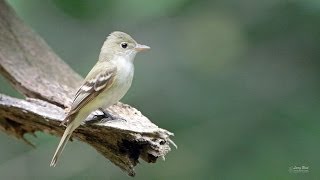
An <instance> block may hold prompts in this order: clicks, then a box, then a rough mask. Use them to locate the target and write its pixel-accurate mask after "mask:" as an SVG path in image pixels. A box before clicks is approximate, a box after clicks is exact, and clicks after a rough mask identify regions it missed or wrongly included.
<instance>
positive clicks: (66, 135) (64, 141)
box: [50, 126, 73, 167]
mask: <svg viewBox="0 0 320 180" xmlns="http://www.w3.org/2000/svg"><path fill="white" fill-rule="evenodd" d="M70 130H71V126H68V127H67V129H66V130H65V131H64V133H63V136H62V138H61V140H60V142H59V145H58V147H57V150H56V152H55V153H54V155H53V157H52V160H51V163H50V166H51V167H55V166H56V165H57V161H58V159H59V157H60V155H61V153H62V151H63V149H64V148H65V146H66V144H67V142H68V141H69V139H70V137H71V135H72V132H73V130H71V131H70Z"/></svg>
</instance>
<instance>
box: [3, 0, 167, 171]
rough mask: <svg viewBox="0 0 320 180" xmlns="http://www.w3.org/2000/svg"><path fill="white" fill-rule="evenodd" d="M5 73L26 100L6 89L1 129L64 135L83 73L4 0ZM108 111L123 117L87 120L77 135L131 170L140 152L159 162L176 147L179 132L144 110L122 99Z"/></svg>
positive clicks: (18, 135) (14, 133) (20, 133)
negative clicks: (161, 124) (156, 121)
mask: <svg viewBox="0 0 320 180" xmlns="http://www.w3.org/2000/svg"><path fill="white" fill-rule="evenodd" d="M0 73H1V74H2V75H3V76H4V77H5V78H6V79H7V80H8V81H9V82H10V84H12V85H13V87H14V88H15V89H16V90H17V91H19V92H20V93H21V94H23V95H24V96H25V97H26V99H25V100H23V99H17V98H13V97H9V96H6V95H1V94H0V130H1V131H3V132H5V133H6V134H8V135H10V136H14V137H16V138H18V139H23V140H24V141H25V142H27V143H29V144H31V143H30V142H29V141H27V140H26V139H25V138H24V135H25V134H27V133H31V134H33V133H35V132H36V131H41V132H44V133H49V134H54V135H57V136H61V135H62V134H63V132H64V127H61V126H59V124H60V122H61V121H62V120H63V118H64V117H65V112H64V108H65V107H68V106H69V105H70V102H71V98H72V97H73V96H74V93H75V92H76V90H77V88H78V87H79V85H80V83H81V82H82V78H81V77H80V76H79V75H78V74H77V73H75V72H74V71H73V70H72V69H71V68H70V67H69V66H68V65H67V64H66V63H65V62H63V61H62V60H61V59H60V58H59V57H58V56H57V55H56V54H55V53H54V52H53V51H52V50H51V49H50V47H49V46H48V45H47V44H46V43H45V42H44V40H43V39H42V38H41V37H39V36H38V35H37V34H35V33H34V32H33V31H32V30H31V29H30V28H28V27H27V26H26V25H25V24H24V23H23V22H22V21H21V20H20V19H19V18H18V17H17V16H16V14H15V13H14V11H13V10H12V9H11V8H10V7H9V6H8V5H7V3H6V2H5V1H4V0H0ZM108 111H110V112H111V113H112V114H115V115H116V116H119V121H118V120H116V121H106V120H102V121H99V122H97V123H90V124H89V123H87V124H84V125H82V126H80V127H79V128H78V129H77V130H76V131H75V132H74V133H73V138H76V139H78V140H80V141H83V142H86V143H88V144H89V145H91V146H92V147H94V148H95V149H96V150H97V151H98V152H99V153H101V154H102V155H103V156H104V157H106V158H108V159H109V160H110V161H111V162H113V163H114V164H115V165H117V166H118V167H120V168H121V169H123V170H124V171H126V172H127V173H128V174H129V175H130V176H134V175H135V172H134V166H136V165H137V163H138V159H139V158H141V159H143V160H144V161H146V162H149V163H150V162H156V160H157V158H158V157H164V156H165V155H166V154H167V153H168V152H169V151H170V146H169V145H170V143H172V144H173V142H172V141H171V140H170V136H172V135H173V134H172V133H171V132H169V131H167V130H164V129H161V128H159V127H158V126H156V125H155V124H153V123H152V122H151V121H150V120H149V119H148V118H147V117H145V116H143V115H142V114H141V113H140V111H138V110H136V109H135V108H133V107H131V106H129V105H126V104H123V103H120V102H119V103H118V104H116V105H113V106H112V107H110V108H108ZM90 118H92V117H89V119H90ZM53 151H54V150H53ZM48 156H51V154H50V155H48Z"/></svg>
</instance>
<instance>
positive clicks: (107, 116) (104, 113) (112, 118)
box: [99, 108, 118, 120]
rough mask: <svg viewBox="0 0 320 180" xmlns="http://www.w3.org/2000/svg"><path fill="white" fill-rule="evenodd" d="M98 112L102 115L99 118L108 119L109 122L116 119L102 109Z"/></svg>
mask: <svg viewBox="0 0 320 180" xmlns="http://www.w3.org/2000/svg"><path fill="white" fill-rule="evenodd" d="M99 111H101V112H102V113H103V115H100V116H104V118H110V119H111V120H115V119H118V118H116V117H114V116H113V115H111V114H110V113H109V112H107V111H105V110H104V109H102V108H99Z"/></svg>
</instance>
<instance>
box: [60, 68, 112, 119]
mask: <svg viewBox="0 0 320 180" xmlns="http://www.w3.org/2000/svg"><path fill="white" fill-rule="evenodd" d="M97 68H99V69H95V70H94V71H90V73H89V74H88V75H87V77H86V78H85V79H86V80H85V81H84V83H83V84H82V86H81V87H80V88H79V90H78V91H77V93H76V95H75V98H74V100H73V102H72V105H71V109H70V111H69V113H68V115H67V116H66V118H65V119H64V120H63V122H62V124H64V123H66V122H68V123H70V122H71V121H72V120H73V118H72V117H73V116H74V115H76V114H77V113H78V112H79V110H80V109H81V108H82V107H83V106H85V105H86V104H87V103H88V102H89V101H91V100H92V99H93V98H95V97H97V96H98V95H99V94H100V93H101V92H102V91H103V90H105V89H108V88H110V87H111V86H112V84H113V82H114V77H115V74H116V71H117V68H116V67H115V66H114V65H112V64H110V63H108V64H107V65H102V66H101V67H97Z"/></svg>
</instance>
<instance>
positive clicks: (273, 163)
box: [0, 0, 320, 179]
mask: <svg viewBox="0 0 320 180" xmlns="http://www.w3.org/2000/svg"><path fill="white" fill-rule="evenodd" d="M8 2H9V3H10V4H11V5H12V6H13V7H14V9H15V10H16V11H17V13H18V15H19V16H20V17H21V18H22V19H23V20H24V21H25V22H26V23H27V24H28V25H29V26H31V27H32V28H33V29H34V30H35V31H36V32H37V33H39V34H40V35H41V36H42V37H43V38H44V39H45V40H46V41H47V42H48V44H49V45H50V46H51V47H52V48H53V50H54V51H55V52H56V53H57V54H59V55H60V56H61V57H62V58H63V59H64V60H65V61H66V62H67V63H68V64H70V66H72V67H73V68H74V69H75V70H76V71H77V72H78V73H80V74H81V75H83V76H85V75H86V73H87V72H88V71H89V70H90V68H91V67H92V66H93V64H94V63H95V62H96V60H97V57H98V53H99V51H100V47H101V45H102V43H103V41H104V39H105V37H106V36H107V35H108V34H109V33H110V32H112V31H114V30H121V31H124V32H128V33H129V34H131V35H132V36H133V37H134V38H135V39H136V40H137V41H139V42H141V43H144V44H147V45H149V46H151V47H152V51H149V52H147V53H144V54H140V55H138V57H137V58H136V61H135V65H136V66H135V67H136V69H135V79H134V83H133V86H132V88H131V89H130V91H129V92H128V93H127V95H126V96H125V98H124V99H123V100H122V101H123V102H125V103H129V104H131V105H133V106H135V107H137V108H138V109H139V110H141V111H142V112H143V113H144V114H145V115H146V116H148V117H149V118H150V119H152V120H153V122H155V123H156V124H158V125H159V126H161V127H163V128H166V129H168V130H171V131H173V132H174V133H175V137H174V140H175V142H176V143H177V144H178V146H179V149H178V150H173V151H172V152H170V153H169V154H168V156H167V158H166V161H165V162H161V161H159V162H158V163H157V164H154V165H149V164H146V163H143V162H142V163H141V165H139V166H138V167H137V168H136V170H137V176H136V179H319V177H320V168H319V167H320V156H319V152H320V143H319V135H320V133H319V132H320V131H319V126H320V121H319V116H320V111H319V108H320V93H319V92H320V82H319V69H320V67H319V66H320V63H319V58H320V48H319V47H320V46H319V43H320V20H319V19H320V1H318V0H304V1H300V0H268V1H262V0H260V1H259V0H258V1H254V0H241V1H237V0H198V1H196V0H161V1H153V0H132V1H116V0H113V1H105V0H93V1H90V0H78V1H75V0H73V1H63V0H48V1H41V0H28V1H21V0H20V1H19V0H8ZM0 92H1V93H6V94H9V95H13V96H18V97H21V96H20V95H19V94H18V93H16V92H15V91H14V90H13V89H12V88H11V87H9V86H8V83H7V82H6V81H5V80H3V79H1V82H0ZM37 135H38V138H33V137H28V138H29V139H31V141H32V142H34V143H35V144H36V146H37V148H36V149H33V148H31V147H29V146H28V145H26V144H24V143H21V142H20V141H16V140H13V139H12V138H11V137H8V136H6V135H4V134H0V144H1V153H0V179H43V178H45V179H131V178H130V177H128V176H126V175H125V174H124V173H122V172H121V170H119V169H118V168H117V167H115V166H114V165H112V164H111V163H110V162H108V161H106V160H105V159H104V158H103V157H102V156H101V155H100V154H98V153H96V152H95V150H94V149H92V148H91V147H89V146H88V145H86V144H83V143H80V142H72V143H69V144H68V146H67V148H66V149H65V151H64V153H63V156H62V159H61V161H60V163H59V165H58V167H57V168H54V169H52V168H49V161H50V159H51V156H52V154H53V152H54V150H55V148H56V145H57V143H58V141H59V139H58V138H57V137H53V136H49V135H46V134H41V133H38V134H37ZM294 166H307V167H309V172H308V173H290V172H289V171H288V169H289V168H290V167H294Z"/></svg>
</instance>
